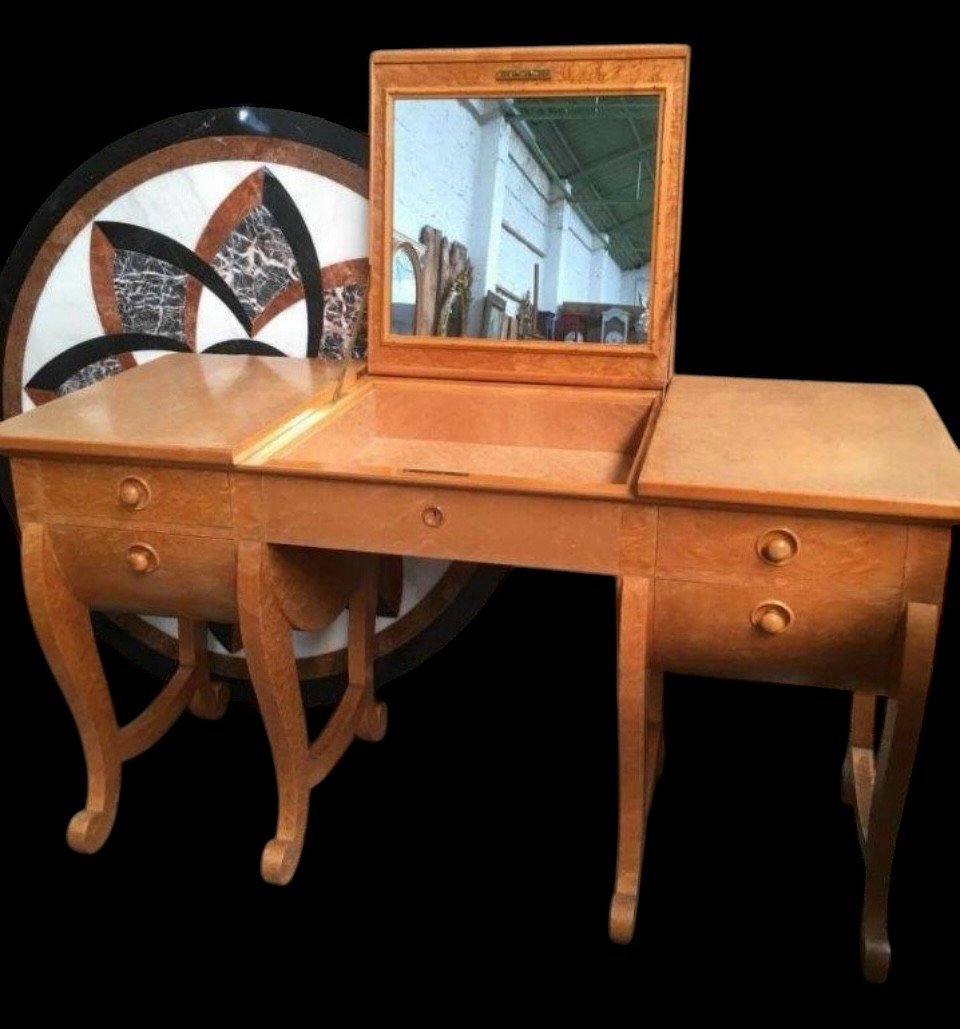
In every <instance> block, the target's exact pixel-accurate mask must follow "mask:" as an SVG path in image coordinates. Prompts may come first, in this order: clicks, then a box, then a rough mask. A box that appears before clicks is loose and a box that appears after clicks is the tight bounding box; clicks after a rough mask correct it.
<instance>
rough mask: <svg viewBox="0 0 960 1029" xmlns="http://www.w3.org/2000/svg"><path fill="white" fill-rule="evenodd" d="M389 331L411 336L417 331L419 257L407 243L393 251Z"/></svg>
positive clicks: (399, 245) (396, 246)
mask: <svg viewBox="0 0 960 1029" xmlns="http://www.w3.org/2000/svg"><path fill="white" fill-rule="evenodd" d="M392 283H393V286H392V293H391V303H390V331H391V332H395V333H397V334H398V335H401V336H412V335H414V333H415V332H416V330H417V315H418V311H419V301H420V295H419V294H420V256H419V254H417V252H416V250H415V249H414V248H413V247H412V246H411V245H410V244H409V243H398V244H396V245H395V247H394V250H393V274H392Z"/></svg>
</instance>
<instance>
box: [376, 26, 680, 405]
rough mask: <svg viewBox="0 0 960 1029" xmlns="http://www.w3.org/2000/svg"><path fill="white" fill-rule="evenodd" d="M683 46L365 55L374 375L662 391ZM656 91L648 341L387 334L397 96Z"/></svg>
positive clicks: (669, 325)
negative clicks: (614, 343) (367, 59)
mask: <svg viewBox="0 0 960 1029" xmlns="http://www.w3.org/2000/svg"><path fill="white" fill-rule="evenodd" d="M689 64H690V49H689V47H686V46H584V47H580V46H575V47H523V48H516V49H513V48H509V49H500V48H496V49H469V50H383V51H378V52H377V53H374V54H372V55H371V58H370V71H371V75H370V80H371V81H370V105H371V109H370V132H371V135H370V151H371V168H370V190H371V194H370V327H369V344H368V362H369V367H370V371H371V373H373V374H377V375H408V376H418V377H421V378H444V379H466V380H476V381H500V382H546V383H558V384H570V385H597V386H599V385H603V386H629V387H634V388H637V387H639V388H647V389H649V388H654V389H657V388H663V387H664V386H665V385H666V384H667V382H668V381H669V379H670V376H671V374H672V371H673V338H674V328H675V324H674V323H675V311H676V292H677V291H676V285H677V262H678V254H679V248H678V242H679V232H680V206H681V186H682V170H683V150H684V134H685V128H686V103H687V81H688V75H689ZM577 94H584V95H588V96H590V95H598V94H600V95H602V94H610V95H630V94H634V95H638V94H657V95H659V97H660V130H659V145H658V151H657V173H656V182H655V194H654V196H655V199H654V208H655V212H656V213H655V217H654V220H653V238H652V246H651V249H652V258H651V264H652V269H651V280H650V281H651V288H650V321H649V332H648V342H646V343H643V344H631V345H629V346H611V345H609V344H604V343H580V344H577V345H576V346H575V347H574V346H571V345H570V344H569V343H564V342H562V341H549V342H536V341H523V340H517V341H509V342H503V341H497V340H489V339H482V338H472V337H467V338H459V337H457V338H451V337H435V336H400V335H394V334H393V333H391V331H390V288H389V287H390V283H391V282H392V260H393V249H394V248H393V239H394V237H393V111H394V107H393V105H394V102H395V101H396V100H398V99H414V98H418V97H419V98H425V99H433V98H435V99H440V98H445V97H450V98H452V97H484V98H496V97H517V96H536V97H549V96H574V95H577Z"/></svg>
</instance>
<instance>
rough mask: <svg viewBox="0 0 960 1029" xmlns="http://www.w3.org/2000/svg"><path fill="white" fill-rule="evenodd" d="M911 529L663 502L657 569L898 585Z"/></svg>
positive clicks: (695, 577)
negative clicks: (712, 509)
mask: <svg viewBox="0 0 960 1029" xmlns="http://www.w3.org/2000/svg"><path fill="white" fill-rule="evenodd" d="M906 551H907V528H906V526H901V525H884V524H883V523H879V522H876V523H874V522H862V521H855V520H847V519H843V518H809V517H804V516H796V515H778V514H757V513H754V512H739V511H703V510H696V509H694V508H680V507H664V508H661V509H660V523H659V527H658V543H657V575H658V576H662V577H663V578H665V579H686V580H691V581H696V582H731V581H737V580H739V581H744V580H746V579H749V580H751V581H756V582H761V583H768V584H770V585H775V584H778V583H784V584H786V583H792V582H798V581H805V580H820V581H824V582H825V581H827V580H829V581H831V582H838V583H840V584H843V585H850V586H854V585H863V586H885V587H890V588H891V589H894V588H898V587H899V586H900V585H901V583H902V581H903V566H904V560H905V558H906Z"/></svg>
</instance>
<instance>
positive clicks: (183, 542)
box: [47, 525, 237, 622]
mask: <svg viewBox="0 0 960 1029" xmlns="http://www.w3.org/2000/svg"><path fill="white" fill-rule="evenodd" d="M47 531H48V532H49V533H50V540H51V542H52V544H53V549H54V553H55V554H56V557H57V562H58V563H59V565H60V568H61V570H62V571H63V574H64V576H65V578H66V580H67V582H68V583H69V585H70V589H71V590H72V591H73V593H74V594H75V595H76V596H77V597H78V598H79V599H80V600H82V601H83V602H84V603H85V604H87V606H88V607H91V608H93V609H94V610H95V611H125V612H130V613H133V614H155V615H179V616H182V617H184V618H196V619H201V620H206V621H215V622H235V621H236V619H237V604H236V596H237V549H236V545H235V544H234V543H233V542H232V541H231V540H225V539H212V538H209V537H200V536H179V535H173V534H172V533H164V532H156V531H152V530H144V529H100V528H94V527H90V526H68V525H51V526H48V527H47Z"/></svg>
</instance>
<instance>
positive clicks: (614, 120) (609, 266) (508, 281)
mask: <svg viewBox="0 0 960 1029" xmlns="http://www.w3.org/2000/svg"><path fill="white" fill-rule="evenodd" d="M658 129H659V98H658V97H657V96H652V95H641V96H589V97H587V96H577V97H522V98H516V99H504V98H499V97H498V98H494V99H478V98H449V99H402V100H396V101H395V102H394V132H393V231H394V247H395V249H394V261H393V275H392V284H393V286H392V288H393V292H392V295H391V301H392V304H391V328H392V330H393V331H394V332H397V333H405V334H409V333H411V332H413V331H416V332H417V334H418V335H427V336H448V337H449V336H466V337H471V338H477V337H480V338H484V339H499V340H517V339H522V340H527V341H537V340H540V341H544V342H547V341H565V342H568V343H572V344H576V343H606V344H610V345H623V344H631V343H634V344H636V343H645V342H647V336H648V319H649V303H650V298H649V290H650V260H651V247H652V235H653V218H654V211H653V205H654V197H655V188H654V187H655V179H654V175H655V169H656V166H657V137H658ZM401 255H403V257H404V260H405V261H406V262H407V263H400V264H398V260H400V257H401ZM414 262H416V264H415V263H414ZM418 284H419V287H420V288H419V290H418V289H417V286H418ZM411 297H413V299H412V300H411ZM411 305H412V306H411ZM413 308H417V310H416V312H415V313H414V312H413ZM414 325H416V330H414Z"/></svg>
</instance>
